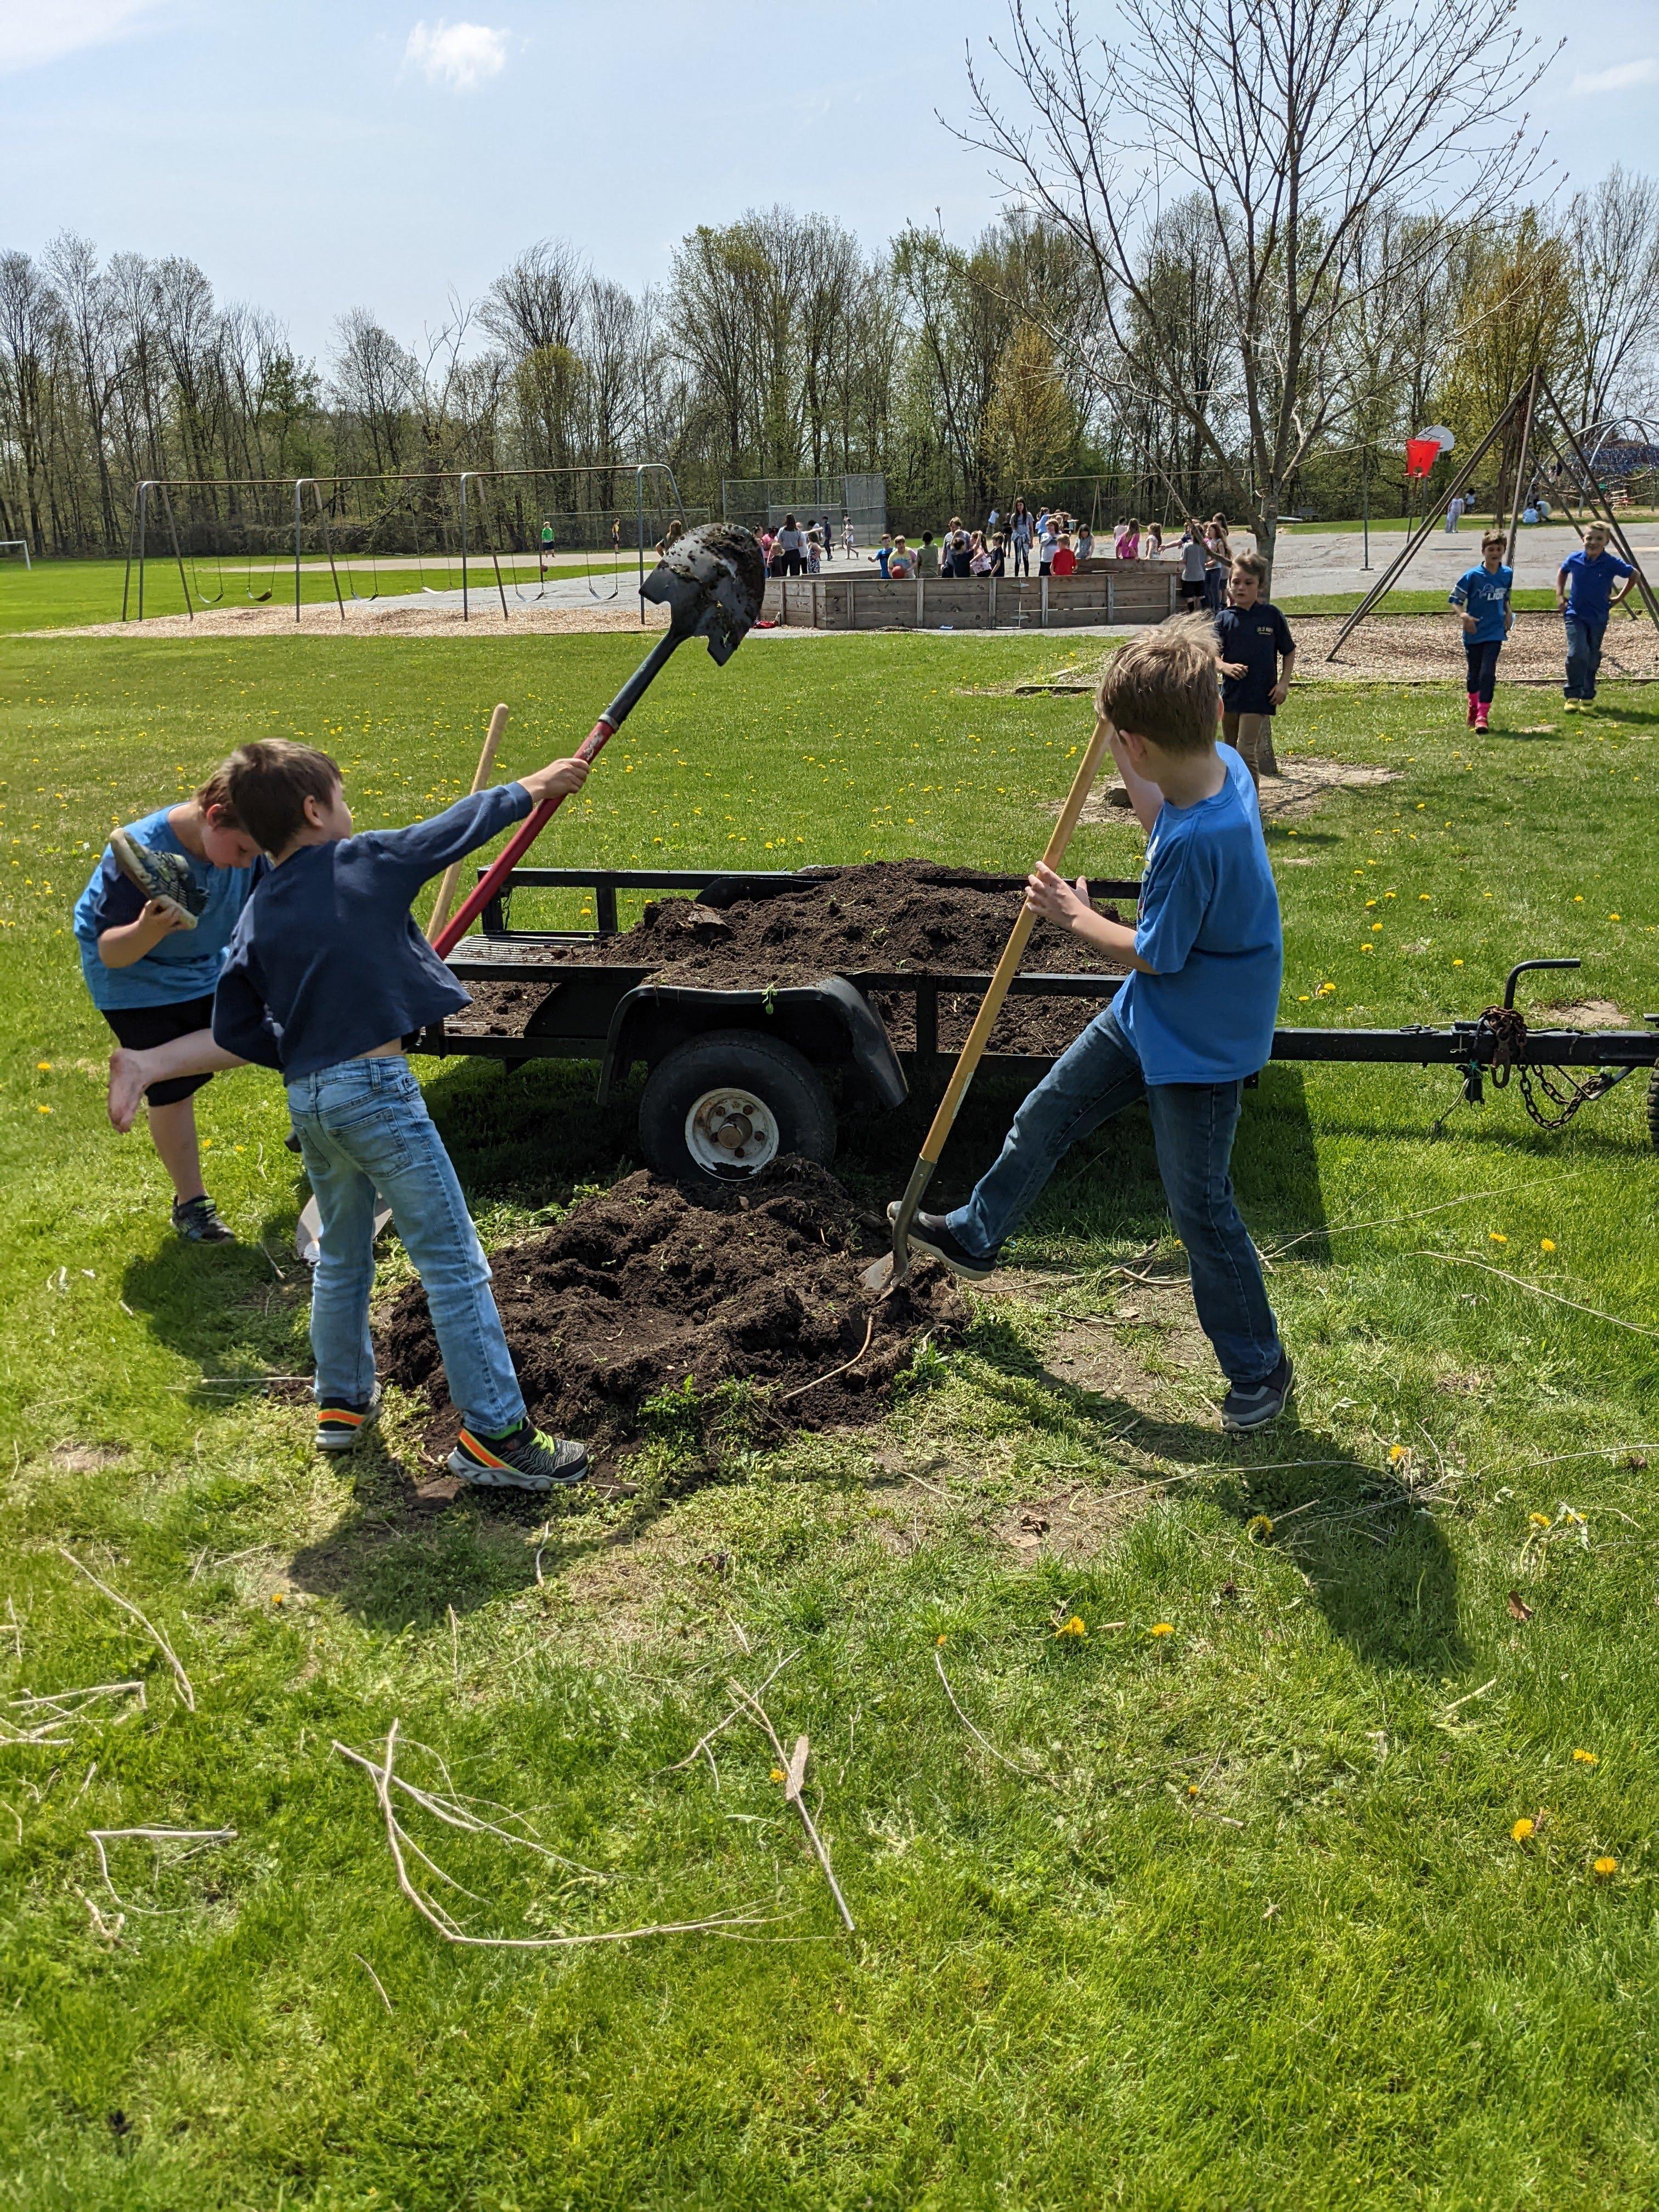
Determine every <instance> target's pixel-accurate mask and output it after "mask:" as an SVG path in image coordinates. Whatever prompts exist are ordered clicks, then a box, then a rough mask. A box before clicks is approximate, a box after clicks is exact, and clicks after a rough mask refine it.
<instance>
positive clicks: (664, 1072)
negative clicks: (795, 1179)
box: [640, 1030, 836, 1186]
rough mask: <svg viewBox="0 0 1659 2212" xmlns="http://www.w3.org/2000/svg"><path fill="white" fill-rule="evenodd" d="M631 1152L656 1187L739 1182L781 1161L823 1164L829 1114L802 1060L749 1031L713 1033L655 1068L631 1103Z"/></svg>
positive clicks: (814, 1075) (819, 1083) (828, 1152)
mask: <svg viewBox="0 0 1659 2212" xmlns="http://www.w3.org/2000/svg"><path fill="white" fill-rule="evenodd" d="M640 1145H641V1149H642V1151H643V1152H644V1153H645V1157H646V1158H647V1161H648V1162H649V1164H650V1165H651V1167H652V1168H653V1170H654V1171H655V1172H656V1173H657V1174H658V1175H659V1176H663V1177H664V1179H665V1181H668V1182H678V1183H689V1184H693V1185H697V1184H702V1185H704V1186H708V1185H711V1184H713V1185H720V1184H725V1183H731V1182H744V1181H746V1180H747V1179H748V1177H749V1176H753V1175H758V1174H759V1173H760V1171H761V1170H762V1169H763V1168H764V1167H766V1166H767V1165H768V1164H769V1163H770V1162H771V1161H772V1160H774V1159H776V1158H779V1156H780V1155H781V1154H783V1153H787V1152H795V1153H799V1154H801V1155H802V1156H803V1157H805V1158H807V1159H809V1160H817V1161H820V1162H822V1163H823V1164H828V1163H829V1161H830V1160H832V1159H833V1158H835V1156H836V1109H835V1106H834V1104H833V1103H832V1102H831V1100H830V1097H829V1092H828V1091H827V1090H826V1089H825V1088H824V1085H823V1078H822V1077H821V1076H820V1075H819V1074H818V1072H817V1069H816V1068H815V1067H814V1066H813V1065H812V1063H811V1060H808V1059H807V1058H806V1057H805V1054H801V1053H799V1052H797V1051H796V1050H795V1048H794V1047H793V1045H787V1044H784V1043H782V1042H781V1041H780V1040H779V1039H777V1038H775V1037H767V1036H759V1035H757V1033H756V1031H754V1030H714V1031H713V1032H712V1033H711V1034H710V1035H709V1036H699V1037H692V1038H690V1040H689V1041H688V1042H686V1043H684V1044H682V1045H678V1046H677V1047H676V1048H675V1049H674V1050H673V1051H672V1052H671V1053H668V1054H665V1056H664V1057H663V1058H662V1059H661V1060H659V1061H658V1063H657V1065H656V1066H655V1067H653V1069H652V1071H651V1075H650V1079H649V1080H648V1081H647V1084H646V1086H645V1091H644V1095H643V1096H642V1097H641V1100H640Z"/></svg>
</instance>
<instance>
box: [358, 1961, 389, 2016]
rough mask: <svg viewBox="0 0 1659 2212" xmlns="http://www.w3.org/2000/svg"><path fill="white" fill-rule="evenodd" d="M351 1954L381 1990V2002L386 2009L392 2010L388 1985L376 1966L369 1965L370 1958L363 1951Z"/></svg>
mask: <svg viewBox="0 0 1659 2212" xmlns="http://www.w3.org/2000/svg"><path fill="white" fill-rule="evenodd" d="M351 1955H352V1957H353V1958H354V1959H355V1960H356V1961H357V1964H358V1965H359V1966H361V1967H362V1970H363V1972H365V1973H366V1974H367V1975H368V1978H369V1980H370V1981H371V1982H373V1983H374V1986H375V1988H376V1989H377V1990H380V2002H381V2003H382V2004H383V2005H384V2006H385V2007H386V2010H387V2011H388V2012H390V2011H391V2009H392V2000H391V1998H390V1997H389V1996H387V1995H386V1986H385V1984H384V1983H382V1981H381V1979H380V1976H379V1975H378V1974H377V1973H376V1972H375V1971H374V1967H373V1966H370V1965H369V1963H368V1960H367V1959H366V1958H364V1956H363V1954H362V1952H361V1951H354V1952H353V1953H352V1954H351Z"/></svg>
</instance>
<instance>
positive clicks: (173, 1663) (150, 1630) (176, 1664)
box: [58, 1544, 196, 1713]
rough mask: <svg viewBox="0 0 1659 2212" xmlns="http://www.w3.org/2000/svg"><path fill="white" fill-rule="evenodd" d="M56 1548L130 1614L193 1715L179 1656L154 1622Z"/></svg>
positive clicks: (187, 1679)
mask: <svg viewBox="0 0 1659 2212" xmlns="http://www.w3.org/2000/svg"><path fill="white" fill-rule="evenodd" d="M58 1550H59V1551H60V1552H62V1553H63V1554H64V1558H65V1559H67V1560H68V1561H69V1563H70V1566H72V1567H74V1568H75V1569H76V1571H77V1572H79V1573H81V1574H83V1575H84V1576H85V1577H86V1578H87V1580H88V1582H89V1583H91V1584H92V1586H93V1588H94V1589H96V1590H101V1591H102V1592H103V1594H104V1595H105V1596H106V1598H108V1599H109V1601H110V1602H111V1603H112V1605H118V1606H119V1607H120V1608H121V1610H122V1612H123V1613H131V1615H132V1617H133V1619H134V1620H136V1621H137V1623H138V1626H140V1627H141V1628H142V1629H143V1631H144V1633H145V1634H146V1635H147V1636H148V1637H149V1639H150V1642H151V1643H152V1644H155V1648H156V1650H158V1651H159V1652H160V1653H161V1656H162V1657H163V1658H164V1659H165V1660H166V1661H167V1664H168V1666H169V1667H171V1668H172V1669H173V1680H174V1681H175V1682H177V1684H178V1685H179V1696H180V1697H181V1698H182V1699H184V1701H185V1710H186V1711H190V1712H192V1713H193V1712H194V1711H195V1710H196V1692H195V1691H194V1690H192V1689H191V1686H190V1677H189V1675H188V1674H185V1669H184V1666H183V1664H182V1662H180V1660H179V1654H178V1653H177V1652H176V1651H175V1650H173V1646H172V1645H171V1644H169V1643H168V1642H167V1638H166V1637H165V1636H163V1635H162V1633H161V1630H160V1629H159V1628H158V1627H157V1626H155V1622H154V1621H153V1620H147V1619H146V1618H145V1616H144V1615H143V1613H140V1612H139V1610H138V1608H137V1606H136V1605H135V1604H134V1603H133V1602H132V1600H131V1598H128V1597H123V1596H122V1595H121V1593H120V1591H119V1590H112V1589H111V1588H110V1586H109V1584H108V1583H104V1582H100V1581H99V1579H98V1577H97V1576H96V1575H95V1574H94V1572H93V1571H92V1569H91V1568H90V1567H89V1566H88V1565H85V1563H84V1562H83V1561H82V1560H80V1559H76V1556H75V1554H74V1553H73V1552H71V1551H70V1550H68V1549H67V1548H66V1547H64V1545H62V1544H60V1545H59V1546H58Z"/></svg>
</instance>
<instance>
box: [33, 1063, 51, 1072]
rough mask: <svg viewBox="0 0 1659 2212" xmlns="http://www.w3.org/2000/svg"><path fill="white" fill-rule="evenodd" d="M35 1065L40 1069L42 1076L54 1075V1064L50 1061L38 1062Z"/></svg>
mask: <svg viewBox="0 0 1659 2212" xmlns="http://www.w3.org/2000/svg"><path fill="white" fill-rule="evenodd" d="M34 1064H35V1066H36V1067H38V1068H39V1069H40V1073H41V1074H42V1075H50V1074H51V1073H52V1062H51V1061H50V1060H36V1061H35V1063H34Z"/></svg>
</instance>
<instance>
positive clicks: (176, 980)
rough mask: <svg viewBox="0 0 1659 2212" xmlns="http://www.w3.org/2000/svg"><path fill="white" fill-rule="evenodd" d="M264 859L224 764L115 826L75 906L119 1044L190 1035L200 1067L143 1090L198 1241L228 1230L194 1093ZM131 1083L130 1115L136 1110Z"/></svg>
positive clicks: (176, 1208)
mask: <svg viewBox="0 0 1659 2212" xmlns="http://www.w3.org/2000/svg"><path fill="white" fill-rule="evenodd" d="M263 868H264V861H263V860H261V859H260V857H259V848H258V845H257V844H256V843H255V842H254V841H253V839H252V837H250V836H248V834H247V832H246V829H243V827H242V825H241V823H240V822H239V821H238V820H237V818H236V815H235V812H234V809H233V808H232V806H231V805H230V787H229V784H228V781H227V779H226V773H225V770H224V769H216V771H215V773H214V774H213V775H210V777H209V778H208V780H207V781H206V782H205V783H204V784H203V785H202V787H201V788H200V789H199V790H198V791H197V792H196V793H194V794H193V796H192V797H191V798H189V799H184V800H182V801H181V802H180V803H179V805H175V806H159V807H157V808H156V810H155V812H154V813H153V814H146V815H143V816H142V817H140V818H139V819H138V820H137V822H129V823H125V824H124V825H123V826H122V827H121V828H119V829H112V831H111V832H110V841H109V843H108V844H107V845H106V847H105V848H104V854H103V858H102V859H101V860H100V862H99V864H98V866H97V867H96V868H95V869H94V871H93V873H92V877H91V879H90V881H89V882H88V884H87V887H86V889H85V890H83V891H82V894H81V896H80V897H79V898H78V899H77V900H76V904H75V934H76V939H77V940H78V942H79V945H80V948H81V972H82V975H83V976H84V977H85V978H86V985H87V989H88V991H89V992H90V994H92V1002H93V1004H94V1006H96V1007H97V1009H98V1011H99V1012H100V1014H102V1016H103V1017H104V1019H105V1020H106V1022H107V1023H108V1024H109V1025H110V1027H111V1029H112V1030H114V1032H115V1035H116V1038H117V1041H118V1045H119V1047H120V1048H121V1051H120V1052H118V1054H117V1057H118V1058H119V1057H121V1056H122V1054H123V1053H125V1052H126V1051H129V1050H131V1049H132V1048H138V1047H143V1046H147V1045H150V1046H153V1045H159V1044H167V1043H170V1042H173V1040H175V1039H179V1038H188V1039H189V1040H190V1042H191V1045H192V1046H193V1047H197V1048H199V1047H203V1046H207V1047H209V1050H208V1052H207V1054H206V1055H205V1065H204V1066H201V1067H199V1068H195V1069H192V1070H191V1072H190V1073H187V1074H184V1075H179V1076H175V1077H173V1079H171V1080H170V1081H169V1080H165V1079H164V1080H160V1081H156V1082H153V1083H152V1084H151V1085H149V1091H148V1094H147V1096H148V1103H149V1133H150V1139H151V1141H152V1142H153V1143H154V1145H155V1149H156V1151H157V1152H158V1153H159V1154H160V1155H161V1164H162V1166H163V1167H164V1168H166V1170H167V1175H168V1176H169V1178H170V1179H171V1181H172V1183H173V1227H174V1229H175V1230H176V1231H178V1233H179V1236H180V1237H185V1238H186V1239H187V1240H188V1241H189V1242H190V1243H192V1244H228V1243H231V1242H232V1241H233V1239H232V1235H231V1231H230V1230H229V1229H228V1227H227V1226H226V1225H225V1224H224V1222H223V1221H222V1220H221V1218H220V1217H219V1212H218V1209H217V1207H216V1206H215V1205H214V1203H213V1200H211V1199H210V1197H209V1196H208V1194H207V1192H206V1189H205V1188H204V1185H203V1182H202V1153H201V1146H200V1145H199V1143H198V1141H197V1133H196V1109H195V1107H194V1105H193V1104H192V1103H191V1100H192V1098H193V1097H194V1095H195V1093H196V1092H197V1091H199V1090H200V1089H201V1087H202V1085H204V1083H207V1082H210V1080H211V1079H212V1076H213V1073H214V1071H215V1070H216V1069H217V1068H221V1067H227V1066H235V1065H236V1063H235V1061H234V1060H233V1059H231V1057H230V1056H229V1055H228V1054H215V1053H213V1052H212V1050H211V1039H210V1037H209V1036H208V1034H207V1032H208V1026H209V1024H210V1022H211V1021H212V1018H213V990H214V986H215V985H216V983H217V981H218V980H219V970H220V969H221V967H222V965H223V963H224V957H225V948H226V947H227V945H228V944H229V942H230V938H231V933H232V931H233V930H234V928H235V927H236V923H237V920H238V917H239V916H240V914H241V911H242V908H243V907H244V906H246V903H247V901H248V898H249V896H251V894H252V890H253V885H254V883H255V881H256V879H257V877H258V872H259V871H260V870H262V869H263ZM144 1095H146V1094H145V1093H144V1089H143V1085H137V1087H135V1088H134V1090H133V1092H132V1097H131V1110H130V1111H129V1113H128V1115H127V1122H128V1124H129V1125H131V1121H133V1120H134V1118H135V1117H136V1116H137V1111H138V1103H139V1099H140V1097H141V1096H144Z"/></svg>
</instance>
